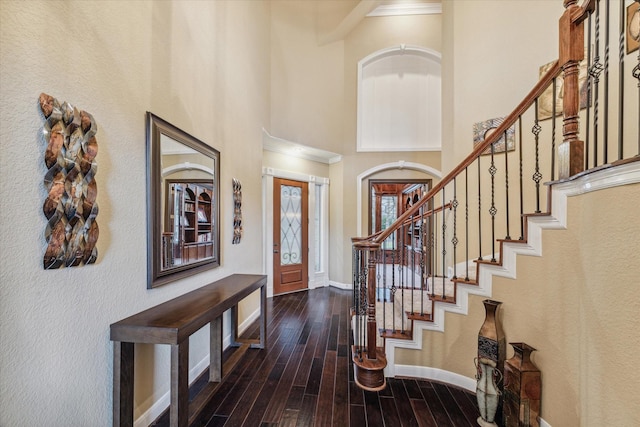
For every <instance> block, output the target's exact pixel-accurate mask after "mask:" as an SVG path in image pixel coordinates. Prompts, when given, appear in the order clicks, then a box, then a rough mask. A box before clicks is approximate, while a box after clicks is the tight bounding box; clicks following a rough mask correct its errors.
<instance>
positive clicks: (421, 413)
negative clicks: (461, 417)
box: [411, 399, 461, 427]
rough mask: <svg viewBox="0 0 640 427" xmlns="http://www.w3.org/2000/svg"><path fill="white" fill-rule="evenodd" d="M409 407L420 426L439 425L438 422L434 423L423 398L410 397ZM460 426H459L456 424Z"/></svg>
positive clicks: (435, 426) (432, 426)
mask: <svg viewBox="0 0 640 427" xmlns="http://www.w3.org/2000/svg"><path fill="white" fill-rule="evenodd" d="M411 407H412V408H413V412H414V414H415V416H416V420H417V421H418V426H420V427H441V426H440V424H436V421H435V420H434V419H433V415H432V414H431V410H430V409H429V405H428V404H427V402H425V400H424V399H411ZM456 427H461V426H456Z"/></svg>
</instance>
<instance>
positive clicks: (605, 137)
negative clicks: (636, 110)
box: [602, 0, 611, 164]
mask: <svg viewBox="0 0 640 427" xmlns="http://www.w3.org/2000/svg"><path fill="white" fill-rule="evenodd" d="M604 4H605V21H604V106H603V109H604V111H603V114H604V119H603V123H602V145H603V147H602V148H603V155H602V156H603V157H602V162H603V163H604V164H607V162H608V161H609V45H610V43H609V21H610V19H611V18H610V16H609V0H605V2H604Z"/></svg>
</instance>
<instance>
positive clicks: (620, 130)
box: [618, 1, 626, 160]
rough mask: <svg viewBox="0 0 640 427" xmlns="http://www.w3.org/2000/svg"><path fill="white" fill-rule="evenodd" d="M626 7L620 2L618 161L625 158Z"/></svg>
mask: <svg viewBox="0 0 640 427" xmlns="http://www.w3.org/2000/svg"><path fill="white" fill-rule="evenodd" d="M625 29H626V25H625V6H624V2H623V1H621V2H620V37H619V38H618V160H622V159H623V158H624V154H623V153H624V145H623V143H622V142H623V138H622V134H623V132H624V33H625Z"/></svg>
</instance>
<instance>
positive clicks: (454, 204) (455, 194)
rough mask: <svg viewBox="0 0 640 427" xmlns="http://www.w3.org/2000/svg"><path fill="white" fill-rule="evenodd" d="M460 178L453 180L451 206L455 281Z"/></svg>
mask: <svg viewBox="0 0 640 427" xmlns="http://www.w3.org/2000/svg"><path fill="white" fill-rule="evenodd" d="M457 182H458V178H457V177H456V178H454V179H453V201H452V202H451V206H452V207H453V238H452V239H451V243H452V244H453V279H454V280H455V279H457V278H458V264H457V257H456V254H457V248H458V189H457V188H456V184H457Z"/></svg>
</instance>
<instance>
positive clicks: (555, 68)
mask: <svg viewBox="0 0 640 427" xmlns="http://www.w3.org/2000/svg"><path fill="white" fill-rule="evenodd" d="M561 71H562V69H561V67H560V64H559V63H558V61H555V62H554V63H553V65H552V66H551V67H550V68H549V70H548V71H547V73H546V74H544V75H543V76H542V78H541V79H540V80H539V81H538V83H536V85H535V86H534V87H533V89H532V90H531V91H530V92H529V93H528V94H527V96H526V97H525V98H524V99H523V100H522V102H520V104H518V106H517V107H516V108H515V109H514V110H513V111H512V112H511V114H509V115H508V116H507V117H506V118H505V119H504V121H503V122H502V123H501V124H500V126H498V127H497V128H496V130H495V131H494V132H492V133H491V134H490V135H489V136H487V138H486V139H485V140H484V142H482V143H480V144H478V145H476V147H475V148H474V149H473V151H472V152H471V153H470V154H469V155H468V156H467V157H466V158H465V159H464V160H463V161H462V162H460V164H459V165H458V166H456V167H455V168H454V169H452V170H451V172H449V173H448V174H447V175H445V176H444V178H442V179H441V180H440V182H438V183H437V184H436V185H434V186H433V188H432V189H431V190H429V191H428V192H427V194H425V195H424V196H422V198H421V199H420V200H418V202H417V203H415V204H414V205H413V206H412V207H411V208H409V209H408V210H406V211H405V212H404V213H403V214H402V215H400V216H399V217H398V218H397V219H396V220H395V221H394V223H393V224H391V226H389V227H387V228H386V229H385V230H383V231H382V232H381V233H379V234H376V235H373V236H369V238H367V239H365V240H371V241H373V242H376V243H380V242H383V241H384V240H386V238H387V237H389V236H390V235H391V233H393V232H394V231H396V230H397V229H398V228H400V227H401V226H402V224H404V223H405V221H407V220H408V219H409V218H410V217H411V216H413V215H415V214H416V213H417V211H418V210H419V209H420V207H421V206H422V205H424V204H425V203H426V202H427V201H428V200H430V199H432V198H433V197H435V195H436V194H438V192H440V190H442V189H443V188H444V187H445V186H446V185H447V184H449V183H450V182H451V181H453V179H454V178H455V177H456V176H458V175H459V174H460V173H462V171H464V170H465V169H466V168H467V167H469V165H471V164H472V163H473V162H474V161H475V159H476V158H478V157H479V156H480V154H482V152H484V150H486V149H487V148H489V147H490V146H491V145H492V144H494V143H495V142H497V141H498V140H499V139H500V138H501V137H502V136H503V135H504V133H505V132H506V131H507V130H508V129H509V128H510V127H511V126H513V125H514V124H515V123H516V120H518V117H520V116H521V115H522V114H524V113H525V112H526V111H527V110H528V109H529V108H530V107H531V105H533V103H534V102H535V100H536V99H537V98H539V97H540V96H541V95H542V93H543V92H544V91H545V90H546V89H547V87H548V86H549V85H550V84H551V83H552V81H553V79H555V78H556V77H558V76H559V75H560V72H561ZM358 244H359V243H355V245H356V246H358Z"/></svg>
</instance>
